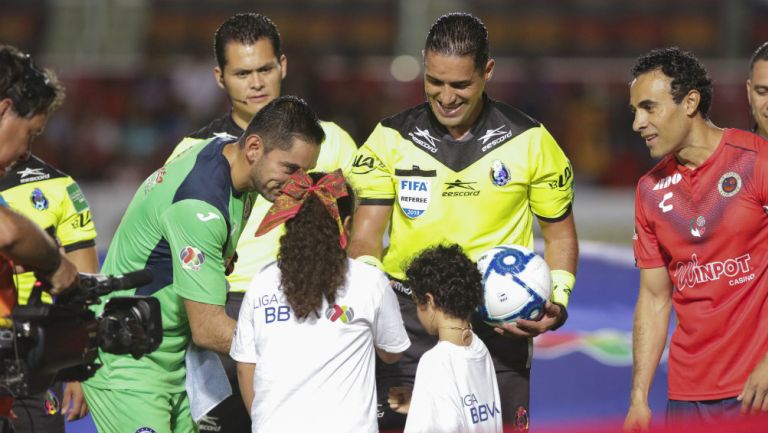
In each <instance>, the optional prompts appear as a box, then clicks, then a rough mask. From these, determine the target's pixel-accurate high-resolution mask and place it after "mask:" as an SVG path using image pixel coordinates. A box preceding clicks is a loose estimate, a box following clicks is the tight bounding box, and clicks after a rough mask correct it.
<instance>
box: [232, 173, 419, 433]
mask: <svg viewBox="0 0 768 433" xmlns="http://www.w3.org/2000/svg"><path fill="white" fill-rule="evenodd" d="M353 211H354V196H353V193H352V189H351V188H350V187H349V186H348V185H347V184H346V181H345V180H344V176H343V175H342V174H341V170H337V171H335V172H332V173H328V174H323V173H311V174H306V173H304V172H303V171H299V172H297V173H296V174H294V175H293V176H292V177H291V179H290V180H289V181H288V182H287V183H286V184H285V186H284V187H283V190H282V195H280V196H279V197H278V198H277V199H276V200H275V203H274V205H273V206H272V208H271V209H270V210H269V212H268V213H267V215H266V216H265V217H264V220H263V221H262V223H261V225H260V227H259V229H258V231H257V232H256V234H257V236H258V235H259V234H262V233H266V232H267V231H269V230H272V229H274V228H276V227H278V226H280V225H281V224H282V223H285V234H284V235H283V236H282V238H281V239H280V251H279V253H278V257H277V261H276V262H275V263H273V264H271V265H268V266H266V267H265V268H264V269H263V270H262V271H261V272H260V273H259V274H258V275H257V276H256V277H255V278H254V279H253V281H252V283H251V286H250V288H249V289H248V291H247V292H246V295H245V298H244V300H243V306H242V308H241V310H240V316H239V319H238V324H237V330H236V332H235V337H234V339H233V341H232V350H231V352H230V355H231V356H232V358H233V359H234V360H235V361H237V370H238V371H237V372H238V380H239V382H240V390H241V392H242V395H243V399H244V402H245V404H246V407H248V408H249V409H250V412H251V420H252V431H253V432H271V431H274V432H284V431H296V432H299V431H306V432H309V431H312V432H324V431H327V432H334V433H335V432H339V431H354V432H376V431H378V427H377V423H376V410H377V408H376V383H375V375H374V369H375V356H376V354H378V355H379V357H380V358H381V359H382V360H383V361H384V362H390V363H391V362H396V361H397V360H398V359H399V357H400V353H402V352H403V351H405V349H407V348H408V346H409V345H410V342H409V340H408V337H407V334H406V332H405V328H404V327H403V322H402V318H401V315H400V310H399V307H398V304H397V300H396V299H395V295H394V293H393V292H392V290H391V289H390V288H389V280H388V279H387V278H386V276H385V275H384V274H383V273H382V272H381V271H379V270H378V269H376V268H375V267H372V266H369V265H367V264H364V263H362V262H358V261H356V260H352V259H349V258H348V257H347V255H346V251H345V248H346V243H347V233H346V232H347V229H346V227H347V226H349V221H350V219H351V216H352V213H353Z"/></svg>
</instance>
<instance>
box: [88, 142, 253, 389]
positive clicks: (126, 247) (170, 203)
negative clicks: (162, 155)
mask: <svg viewBox="0 0 768 433" xmlns="http://www.w3.org/2000/svg"><path fill="white" fill-rule="evenodd" d="M231 141H233V139H232V138H214V139H212V140H207V141H202V142H200V143H198V144H196V145H195V146H193V147H192V148H190V149H189V150H188V151H187V152H185V153H184V154H183V155H181V156H179V157H178V158H175V159H174V160H173V161H171V162H169V163H167V164H166V165H165V166H164V167H161V168H160V169H158V170H157V171H155V172H154V173H153V174H152V175H150V176H149V177H148V178H147V179H146V181H144V183H143V184H142V185H141V186H140V187H139V189H138V191H137V192H136V194H135V195H134V197H133V200H132V201H131V203H130V205H129V206H128V209H127V210H126V212H125V215H124V216H123V220H122V221H121V222H120V226H119V227H118V229H117V232H116V233H115V236H114V238H113V240H112V244H111V246H110V248H109V252H108V253H107V257H106V260H105V262H104V266H103V268H102V272H103V273H105V274H121V273H125V272H130V271H134V270H137V269H143V268H149V269H151V270H152V272H153V275H154V280H153V281H152V282H151V283H150V284H148V285H146V286H143V287H138V288H136V289H132V290H128V291H123V292H115V293H112V294H110V295H109V296H108V297H111V296H128V295H134V294H135V295H150V296H154V297H156V298H157V299H159V300H160V305H161V310H162V320H163V342H162V344H161V345H160V347H159V348H158V349H157V350H156V351H154V352H152V353H150V354H148V355H145V356H144V357H143V358H141V359H139V360H136V359H133V358H132V357H131V356H130V355H113V354H108V353H104V352H100V353H99V358H100V361H101V363H102V364H103V365H102V367H101V368H100V369H99V370H98V371H97V372H96V375H95V376H94V377H93V378H92V379H90V380H88V385H91V386H93V387H97V388H110V389H134V390H144V391H150V392H151V391H153V390H158V391H165V392H182V391H183V390H184V381H185V375H186V370H185V367H184V358H185V353H186V349H187V346H188V344H189V342H190V341H191V331H190V327H189V320H188V318H187V313H186V309H185V308H184V300H185V299H188V300H191V301H196V302H200V303H204V304H213V305H224V303H225V300H226V294H227V284H226V280H225V277H224V271H225V268H226V266H227V263H228V261H229V260H230V259H231V258H232V256H233V255H234V252H235V245H236V244H237V241H238V239H239V237H240V233H241V232H242V228H243V226H244V223H245V221H247V219H248V215H249V213H250V209H251V207H252V204H253V201H254V199H255V193H237V192H236V191H234V190H233V187H232V178H231V172H230V165H229V162H228V161H227V159H226V158H225V157H224V155H223V154H222V149H223V148H224V145H225V144H227V143H229V142H231ZM106 298H107V297H105V299H104V301H106Z"/></svg>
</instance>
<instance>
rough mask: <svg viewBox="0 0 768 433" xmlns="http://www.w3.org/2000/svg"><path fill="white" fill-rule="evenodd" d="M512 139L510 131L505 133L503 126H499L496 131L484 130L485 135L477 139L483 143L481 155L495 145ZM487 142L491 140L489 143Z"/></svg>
mask: <svg viewBox="0 0 768 433" xmlns="http://www.w3.org/2000/svg"><path fill="white" fill-rule="evenodd" d="M511 137H512V131H505V130H504V125H502V126H499V127H498V128H496V129H486V130H485V134H483V135H481V136H480V137H478V140H480V141H481V142H482V143H483V147H482V148H481V149H480V150H481V151H482V152H483V153H485V152H487V151H489V150H491V149H493V148H494V147H496V145H497V144H499V143H503V142H505V141H507V140H509V139H510V138H511ZM488 140H491V141H490V142H489V141H488Z"/></svg>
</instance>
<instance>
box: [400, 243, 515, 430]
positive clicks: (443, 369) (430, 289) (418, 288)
mask: <svg viewBox="0 0 768 433" xmlns="http://www.w3.org/2000/svg"><path fill="white" fill-rule="evenodd" d="M406 277H407V285H408V286H409V287H410V288H411V290H412V291H413V299H414V302H415V303H416V313H417V315H418V317H419V321H420V322H421V325H422V326H423V327H424V329H425V330H426V331H427V332H428V333H429V334H430V335H437V337H438V343H437V345H436V346H435V347H433V348H432V349H430V350H429V351H427V352H426V353H424V355H423V356H422V357H421V360H420V361H419V366H418V368H417V369H416V379H415V383H414V389H413V395H412V396H411V395H410V391H409V390H407V389H404V388H395V389H393V390H391V391H390V399H389V402H390V407H391V408H392V409H393V410H395V411H397V412H400V413H407V414H408V418H407V420H406V423H405V433H419V432H445V433H449V432H473V433H474V432H483V433H485V432H488V433H490V432H501V431H502V422H501V411H500V409H499V387H498V384H497V382H496V372H495V370H494V368H493V362H492V361H491V356H490V354H489V353H488V349H487V348H486V347H485V344H484V343H483V342H482V340H480V338H479V337H478V336H477V335H475V333H474V332H472V328H471V327H470V325H469V321H470V316H471V315H472V313H473V312H474V311H475V309H476V308H477V307H478V305H480V303H481V302H482V293H483V287H482V276H481V275H480V271H478V270H477V266H476V264H475V263H474V262H473V261H472V260H470V259H469V258H468V257H467V256H466V255H465V254H464V252H463V251H462V249H461V247H460V246H458V245H456V244H453V245H449V246H437V247H433V248H430V249H427V250H425V251H423V252H422V253H421V254H419V256H418V257H416V258H415V259H414V260H413V261H412V262H411V264H410V266H409V267H408V270H407V271H406Z"/></svg>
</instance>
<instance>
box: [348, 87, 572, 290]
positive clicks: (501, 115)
mask: <svg viewBox="0 0 768 433" xmlns="http://www.w3.org/2000/svg"><path fill="white" fill-rule="evenodd" d="M350 179H351V180H352V183H353V185H354V186H355V189H356V190H357V192H358V194H359V195H360V199H361V204H362V205H366V204H367V205H376V204H381V205H393V206H394V207H393V213H392V218H391V223H390V232H389V239H390V240H389V247H388V249H387V250H386V251H385V253H384V257H383V260H382V262H383V264H384V270H385V271H386V272H387V273H389V274H390V275H391V276H393V277H395V278H398V279H403V278H404V277H405V267H406V266H407V263H408V262H409V261H410V259H411V258H413V257H414V256H415V255H416V254H418V253H419V252H420V251H422V250H423V249H425V248H427V247H430V246H433V245H437V244H441V243H449V242H455V243H457V244H459V245H461V246H462V248H464V251H465V252H466V253H467V254H468V255H469V256H470V257H471V258H472V259H473V260H476V259H477V258H478V257H479V255H480V254H481V253H483V252H484V251H485V250H487V249H489V248H491V247H493V246H496V245H500V244H517V245H522V246H526V247H528V248H533V224H534V215H535V216H538V217H539V218H542V219H543V220H548V221H559V220H561V219H563V218H565V217H567V216H568V215H569V214H570V210H571V201H572V199H573V172H572V170H571V166H570V163H569V161H568V159H567V158H566V156H565V154H564V153H563V151H562V150H561V149H560V147H559V146H558V145H557V143H556V142H555V140H554V138H552V136H551V135H550V134H549V132H547V130H546V129H545V128H544V126H542V125H541V124H540V123H539V122H537V121H535V120H533V119H531V118H530V117H528V116H527V115H526V114H524V113H522V112H520V111H519V110H517V109H515V108H512V107H510V106H508V105H505V104H502V103H499V102H496V101H494V100H491V99H490V98H488V97H487V96H484V105H483V111H482V113H481V115H480V117H479V118H478V120H477V122H476V123H475V125H474V127H473V128H472V129H471V131H470V133H469V134H468V135H467V137H464V138H463V139H462V140H455V139H453V138H452V137H451V135H450V134H449V133H448V131H447V130H446V129H445V127H444V126H443V125H441V124H440V123H439V122H438V121H437V119H436V118H435V117H434V115H433V114H432V112H431V110H430V109H429V106H428V105H427V104H426V103H424V104H421V105H419V106H416V107H413V108H411V109H408V110H406V111H404V112H402V113H400V114H397V115H395V116H393V117H390V118H387V119H385V120H383V121H382V122H381V123H379V124H378V125H377V126H376V129H375V130H374V131H373V133H372V134H371V136H370V137H369V138H368V140H367V141H366V142H365V144H364V145H363V146H362V147H361V148H360V149H359V150H358V152H357V154H356V156H355V160H354V163H353V168H352V170H351V175H350Z"/></svg>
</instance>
